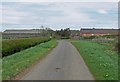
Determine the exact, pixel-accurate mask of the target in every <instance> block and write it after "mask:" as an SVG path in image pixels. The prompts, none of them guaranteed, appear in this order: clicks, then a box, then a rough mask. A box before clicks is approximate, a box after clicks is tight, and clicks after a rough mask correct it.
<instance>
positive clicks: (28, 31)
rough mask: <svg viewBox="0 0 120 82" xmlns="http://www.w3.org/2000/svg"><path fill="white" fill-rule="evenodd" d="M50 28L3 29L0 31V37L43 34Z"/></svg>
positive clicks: (23, 36)
mask: <svg viewBox="0 0 120 82" xmlns="http://www.w3.org/2000/svg"><path fill="white" fill-rule="evenodd" d="M48 30H50V29H22V30H5V31H4V32H3V33H2V38H4V39H10V38H29V37H39V36H44V35H45V34H46V33H47V31H48Z"/></svg>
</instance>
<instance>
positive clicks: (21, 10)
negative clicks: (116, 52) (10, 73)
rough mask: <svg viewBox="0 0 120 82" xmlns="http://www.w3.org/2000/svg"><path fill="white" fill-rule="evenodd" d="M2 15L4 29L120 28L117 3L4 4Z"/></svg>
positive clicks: (1, 23) (1, 8)
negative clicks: (42, 27) (119, 26)
mask: <svg viewBox="0 0 120 82" xmlns="http://www.w3.org/2000/svg"><path fill="white" fill-rule="evenodd" d="M0 13H2V20H1V21H0V25H2V26H1V27H2V30H5V29H8V28H9V29H23V28H24V29H27V28H34V29H35V28H39V27H41V25H43V26H45V27H51V28H52V29H54V30H56V29H61V28H67V27H70V28H71V29H80V28H81V27H96V28H117V26H118V3H117V2H34V3H33V2H3V3H2V4H0ZM0 17H1V16H0Z"/></svg>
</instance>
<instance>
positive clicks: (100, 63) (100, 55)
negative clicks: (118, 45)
mask: <svg viewBox="0 0 120 82" xmlns="http://www.w3.org/2000/svg"><path fill="white" fill-rule="evenodd" d="M72 44H73V45H75V47H76V48H77V49H78V51H79V52H80V55H81V56H82V57H83V59H84V61H85V63H86V64H87V66H88V67H89V69H90V71H91V72H92V74H93V75H94V77H95V79H96V80H117V79H118V55H117V52H116V51H113V45H108V43H102V44H100V43H96V42H90V41H72Z"/></svg>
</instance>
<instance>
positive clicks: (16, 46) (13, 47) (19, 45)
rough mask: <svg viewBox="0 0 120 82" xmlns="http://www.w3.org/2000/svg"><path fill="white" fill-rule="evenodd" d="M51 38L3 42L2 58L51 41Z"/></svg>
mask: <svg viewBox="0 0 120 82" xmlns="http://www.w3.org/2000/svg"><path fill="white" fill-rule="evenodd" d="M49 40H50V39H49V38H24V39H23V38H21V39H13V40H3V41H2V57H4V56H9V55H12V54H13V53H16V52H19V51H21V50H24V49H26V48H29V47H32V46H35V45H37V44H40V43H42V42H46V41H49Z"/></svg>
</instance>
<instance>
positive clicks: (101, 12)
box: [97, 9, 108, 14]
mask: <svg viewBox="0 0 120 82" xmlns="http://www.w3.org/2000/svg"><path fill="white" fill-rule="evenodd" d="M97 12H98V13H100V14H107V13H108V12H107V11H106V10H103V9H100V10H98V11H97Z"/></svg>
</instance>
